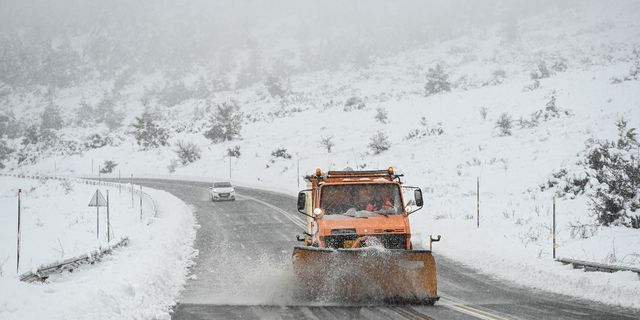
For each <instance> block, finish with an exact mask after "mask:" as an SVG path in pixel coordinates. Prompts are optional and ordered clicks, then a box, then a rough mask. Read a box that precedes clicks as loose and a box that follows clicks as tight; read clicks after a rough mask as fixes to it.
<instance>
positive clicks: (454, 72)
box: [5, 1, 640, 308]
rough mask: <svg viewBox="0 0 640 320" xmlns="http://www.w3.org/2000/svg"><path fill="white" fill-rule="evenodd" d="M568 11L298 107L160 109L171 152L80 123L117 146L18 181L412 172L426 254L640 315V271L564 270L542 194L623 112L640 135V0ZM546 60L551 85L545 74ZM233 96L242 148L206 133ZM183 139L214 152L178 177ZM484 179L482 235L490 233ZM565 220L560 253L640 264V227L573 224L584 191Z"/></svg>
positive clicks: (303, 97)
mask: <svg viewBox="0 0 640 320" xmlns="http://www.w3.org/2000/svg"><path fill="white" fill-rule="evenodd" d="M554 10H555V9H554V8H550V9H549V10H548V11H544V10H542V11H543V12H542V13H540V14H539V15H537V16H535V17H532V18H528V19H524V20H521V21H519V24H518V27H517V28H516V29H517V31H516V33H517V37H516V38H517V39H515V40H513V39H512V40H509V41H506V40H505V39H504V36H503V33H502V31H500V30H502V27H503V26H496V27H495V28H494V29H491V28H490V29H488V30H487V29H483V30H478V31H477V33H475V34H468V35H466V36H461V37H457V38H454V39H449V40H443V41H438V42H431V43H426V44H424V45H422V46H419V47H417V48H415V49H412V50H407V51H405V52H401V53H398V54H397V55H396V56H393V57H389V58H385V59H373V61H372V63H371V64H370V65H369V66H368V67H366V68H352V67H345V68H342V69H340V70H333V71H323V72H314V73H309V74H303V75H297V76H293V77H291V78H289V79H288V80H289V83H290V85H291V93H290V94H289V95H288V96H287V97H286V98H277V97H276V98H274V97H271V96H270V95H269V93H268V92H267V90H266V88H265V86H264V85H255V86H253V87H250V88H248V89H242V90H236V91H228V92H221V93H216V94H215V96H213V97H211V98H210V99H209V101H205V100H201V99H189V100H187V101H184V102H182V103H181V104H180V105H178V106H174V107H171V108H169V107H163V106H162V105H160V104H159V103H158V102H157V101H152V102H151V104H152V109H153V110H156V111H157V115H158V117H159V118H160V121H159V123H160V124H161V125H162V126H165V127H167V128H169V132H170V139H169V143H170V145H169V146H165V147H160V148H155V149H151V150H141V148H140V147H139V146H138V145H137V144H136V143H135V139H134V138H133V137H132V135H130V134H128V133H127V132H129V130H130V129H131V127H130V126H129V127H125V128H120V129H117V130H114V131H109V130H108V129H106V127H97V128H96V127H85V128H75V127H73V128H66V129H62V130H60V133H61V135H62V136H63V137H64V138H65V139H69V140H73V141H77V142H79V143H82V141H86V138H87V137H88V136H89V135H90V134H93V133H96V132H98V133H100V134H102V135H103V136H108V137H110V138H112V141H113V142H112V144H111V145H108V146H105V147H102V148H98V149H92V150H89V151H86V152H84V153H82V154H75V155H64V156H62V155H59V154H54V153H51V154H49V155H47V156H46V157H44V158H40V159H38V161H36V163H34V164H32V165H26V164H20V165H19V164H17V160H16V159H12V160H10V161H8V162H7V163H6V165H7V169H5V171H8V172H34V173H48V174H52V173H53V171H54V168H55V170H57V172H58V173H61V172H62V173H65V174H75V175H86V174H91V173H94V172H97V167H98V165H99V164H102V163H103V162H104V161H106V160H112V161H115V162H116V163H118V166H117V167H116V169H115V171H114V173H113V174H111V175H110V176H111V177H117V176H118V172H120V173H121V176H122V177H129V175H130V174H133V175H134V176H135V177H140V176H144V175H154V176H158V175H173V176H175V177H179V176H187V177H197V178H199V179H208V180H213V179H214V178H213V177H217V178H218V179H228V178H229V172H230V171H231V180H232V181H234V182H236V183H240V184H244V185H252V186H261V187H265V188H273V189H276V190H281V191H286V192H289V193H291V194H292V195H295V193H296V192H297V190H298V189H302V188H304V182H303V181H302V180H301V179H300V176H301V175H303V174H308V173H311V172H312V171H313V170H314V169H315V168H316V167H321V168H323V169H324V170H328V169H343V168H345V167H352V168H366V169H377V168H386V167H387V166H390V165H392V166H395V167H397V168H398V169H399V171H401V172H403V173H404V174H405V175H406V177H405V179H406V181H407V183H408V184H412V185H417V186H420V187H422V188H423V190H424V191H425V196H426V205H425V208H424V209H423V210H422V211H420V212H417V213H415V214H413V215H412V216H411V220H412V229H413V231H414V232H415V233H416V235H415V237H414V240H415V241H416V243H417V244H422V245H425V244H426V238H427V236H428V235H429V234H441V235H442V236H443V241H442V242H440V243H438V244H436V247H435V250H437V252H439V253H440V254H443V255H446V256H449V257H451V258H454V259H456V260H459V261H461V262H463V263H465V264H468V265H470V266H472V267H475V268H478V269H481V270H482V271H484V272H486V273H489V274H491V275H494V276H496V277H501V278H504V279H507V280H512V281H515V282H517V283H521V284H523V285H528V286H534V287H538V288H543V289H545V290H550V291H554V292H559V293H564V294H569V295H575V296H581V297H586V298H590V299H594V300H599V301H604V302H607V303H612V304H619V305H623V306H631V307H636V308H640V300H638V299H637V297H638V296H640V280H639V279H638V277H637V276H636V275H635V274H629V273H616V274H600V273H584V272H582V271H580V270H571V269H570V267H568V266H563V265H560V264H558V263H556V262H554V261H553V259H552V257H551V251H552V248H551V219H552V217H551V204H552V203H551V201H552V196H553V192H552V191H540V188H539V186H540V185H541V184H543V183H545V182H546V181H547V179H548V177H549V175H550V174H551V173H552V172H553V171H554V170H557V169H559V168H563V167H566V168H573V167H575V163H576V162H577V161H578V160H579V159H578V157H577V156H576V155H577V153H578V152H580V151H582V150H583V149H584V147H585V142H586V141H587V140H589V139H605V138H606V139H612V138H614V137H615V134H616V128H615V121H616V120H617V119H619V118H620V117H624V118H625V119H627V120H628V121H629V125H630V126H631V127H635V128H640V80H638V79H637V78H636V79H629V80H624V79H625V77H628V76H629V75H630V72H631V69H632V68H634V66H635V65H636V64H637V63H640V62H639V61H640V56H639V55H638V54H637V52H638V51H637V50H640V22H639V20H638V19H637V13H638V12H640V6H639V3H638V1H619V2H616V5H615V6H613V5H611V4H609V3H605V2H593V3H588V4H585V6H584V7H575V8H573V7H572V8H570V9H569V8H562V9H561V10H557V11H554ZM634 49H635V50H636V51H635V52H634ZM438 63H440V64H442V65H443V66H444V70H445V72H446V73H447V74H448V76H449V81H450V84H451V87H452V88H451V91H449V92H443V93H439V94H435V95H429V96H425V94H424V85H425V83H426V79H425V74H426V73H427V72H428V70H429V68H432V67H434V66H435V65H436V64H438ZM542 63H544V65H545V66H546V68H547V69H548V71H549V76H548V77H545V76H532V73H538V72H540V66H541V65H542ZM194 77H195V75H194ZM534 78H539V79H534ZM165 80H166V79H163V78H162V77H159V76H158V75H153V76H148V75H139V76H137V81H133V82H132V84H130V85H129V86H127V87H126V90H124V94H123V96H124V98H123V99H124V100H125V101H124V102H122V105H124V106H126V108H127V111H128V115H129V118H128V119H127V121H130V120H131V118H132V115H134V113H133V110H137V111H138V114H139V113H141V112H142V110H143V109H144V107H143V106H142V103H141V102H140V100H141V97H143V96H144V95H145V92H147V91H148V89H149V88H153V87H154V86H161V84H162V83H164V81H165ZM184 81H185V83H190V82H189V81H190V79H184ZM110 86H111V84H110V83H107V84H105V83H101V84H91V83H89V84H86V85H83V86H80V87H77V88H73V89H69V90H63V91H61V92H59V93H58V96H57V100H56V101H57V103H58V104H60V105H61V106H63V107H65V108H69V110H73V108H75V107H76V106H77V105H78V104H79V102H80V101H81V100H82V99H84V98H85V97H87V96H96V95H92V94H89V93H92V92H93V93H95V92H101V90H104V88H105V87H107V88H108V87H110ZM30 94H31V93H26V94H24V95H22V96H20V95H17V94H16V95H15V97H12V99H13V100H11V101H12V104H13V105H20V103H23V104H24V105H25V108H26V106H27V105H29V106H30V105H32V103H30V102H29V97H31V95H30ZM354 96H355V97H359V98H361V99H362V101H363V102H364V103H365V107H364V108H362V109H361V110H351V111H347V110H345V108H344V106H345V102H346V101H347V100H348V99H349V98H351V97H354ZM24 97H27V98H24ZM230 100H234V101H236V102H237V104H238V105H239V106H240V107H241V111H242V112H244V114H245V116H246V117H245V119H244V122H243V128H242V131H241V137H242V138H241V139H239V140H234V141H228V142H223V143H212V142H211V141H209V140H207V139H206V138H205V137H204V136H203V133H204V131H205V130H206V129H207V126H208V125H209V121H208V119H209V114H208V112H209V111H207V109H206V107H205V106H206V104H207V102H209V103H214V104H215V103H222V102H226V101H230ZM550 101H554V102H555V106H556V107H557V108H558V109H559V110H561V111H568V113H566V114H565V113H563V114H562V115H561V116H560V117H555V118H552V119H550V120H549V121H542V122H540V123H539V124H538V125H537V126H534V127H531V128H520V127H519V126H518V125H517V121H514V128H513V129H512V135H509V136H500V135H499V132H498V129H496V121H497V120H498V118H499V117H500V116H501V115H502V114H504V113H506V114H508V115H510V116H511V117H512V119H513V120H518V119H521V118H522V119H527V118H529V117H530V116H531V114H532V113H534V112H537V111H541V110H544V109H545V107H546V106H547V105H548V104H549V103H550ZM377 108H384V109H386V110H387V112H388V120H387V123H381V122H378V121H376V119H375V118H374V117H375V115H376V113H377V111H376V109H377ZM483 108H484V109H483ZM482 110H486V117H485V116H483V112H482ZM34 114H35V111H33V110H32V114H31V116H33V115H34ZM423 117H424V121H423V120H422V118H423ZM439 128H441V129H442V132H443V133H442V134H441V135H438V134H433V135H428V134H427V135H425V136H424V137H419V138H413V139H408V138H407V136H408V135H409V133H410V132H411V131H413V130H416V129H417V130H418V132H420V131H430V130H431V129H439ZM377 131H382V132H384V133H386V134H387V135H388V137H389V141H390V144H391V146H390V148H389V150H386V151H383V152H381V153H380V154H374V152H372V150H370V149H369V148H368V147H367V144H368V143H369V141H370V138H371V137H372V136H373V135H374V134H375V133H376V132H377ZM322 137H332V139H333V142H334V143H335V146H334V147H333V150H332V152H331V153H328V152H327V151H326V150H325V148H324V147H323V146H322V145H321V143H320V140H321V138H322ZM180 140H182V141H190V142H194V143H196V144H197V145H199V147H200V148H201V150H202V156H201V158H200V159H199V160H197V161H195V162H194V163H191V164H189V165H186V166H178V167H177V168H176V170H175V172H174V173H171V172H170V170H169V169H168V167H169V165H170V163H171V161H172V160H173V159H175V158H176V157H177V156H176V153H175V148H176V147H175V143H176V142H177V141H180ZM17 143H18V142H16V144H17ZM233 146H239V147H240V152H241V156H240V157H239V158H232V159H231V163H229V161H230V160H229V158H227V157H226V150H227V148H230V147H233ZM277 148H284V149H286V152H287V153H288V154H290V156H291V157H290V158H289V159H287V158H277V157H273V156H272V155H271V154H272V152H273V151H274V150H276V149H277ZM298 163H299V170H298ZM230 168H231V170H230ZM477 177H479V179H480V198H481V199H480V201H481V204H480V228H479V229H476V227H475V225H476V221H475V214H476V200H475V199H476V194H475V189H476V178H477ZM557 212H558V217H557V219H558V220H557V221H558V222H557V228H558V229H557V239H558V248H557V250H558V256H559V257H568V258H575V259H581V260H589V261H594V262H601V263H609V264H615V265H625V266H634V267H640V249H638V248H640V234H639V232H638V230H637V229H628V228H622V227H598V226H595V227H587V229H583V230H576V229H575V228H573V227H572V225H578V224H594V223H595V217H594V216H593V214H592V213H591V212H590V209H589V203H588V199H587V198H586V197H584V196H578V197H575V198H573V199H571V198H564V199H558V202H557ZM5 269H6V268H5Z"/></svg>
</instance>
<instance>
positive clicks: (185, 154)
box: [175, 141, 200, 166]
mask: <svg viewBox="0 0 640 320" xmlns="http://www.w3.org/2000/svg"><path fill="white" fill-rule="evenodd" d="M176 147H177V149H176V150H175V151H176V154H177V155H178V159H180V162H182V165H183V166H186V165H188V164H190V163H192V162H194V161H196V160H198V159H200V148H199V147H198V146H197V145H196V144H195V143H193V142H184V141H178V143H176Z"/></svg>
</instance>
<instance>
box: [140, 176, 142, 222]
mask: <svg viewBox="0 0 640 320" xmlns="http://www.w3.org/2000/svg"><path fill="white" fill-rule="evenodd" d="M140 221H142V185H140Z"/></svg>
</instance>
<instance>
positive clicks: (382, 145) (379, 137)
mask: <svg viewBox="0 0 640 320" xmlns="http://www.w3.org/2000/svg"><path fill="white" fill-rule="evenodd" d="M367 146H368V147H369V149H371V151H373V154H380V153H382V152H384V151H386V150H389V148H391V142H389V137H387V135H386V134H385V133H384V132H382V131H378V132H376V133H375V134H374V135H373V136H372V137H371V139H370V142H369V144H368V145H367Z"/></svg>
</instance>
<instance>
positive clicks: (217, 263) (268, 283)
mask: <svg viewBox="0 0 640 320" xmlns="http://www.w3.org/2000/svg"><path fill="white" fill-rule="evenodd" d="M135 183H139V184H142V185H144V186H148V187H152V188H155V189H160V190H165V191H168V192H170V193H172V194H174V195H175V196H177V197H178V198H180V199H181V200H183V201H185V202H186V203H187V204H189V205H191V206H192V207H193V209H194V212H195V215H196V219H197V222H198V224H199V228H198V231H197V236H196V241H195V244H194V247H195V249H197V250H198V256H197V258H196V259H195V265H194V266H193V267H192V270H191V274H192V276H191V278H190V279H189V280H188V281H187V284H186V288H185V290H183V292H182V293H181V296H180V298H179V303H178V304H177V305H176V306H175V307H174V313H173V319H594V320H595V319H640V310H629V309H622V308H618V307H613V306H608V305H603V304H599V303H595V302H590V301H584V300H579V299H575V298H571V297H566V296H561V295H556V294H550V293H546V292H540V291H536V290H532V289H528V288H521V287H518V286H515V285H513V284H509V283H505V282H501V281H497V280H494V279H491V278H490V277H488V276H486V275H483V274H480V273H477V272H476V271H474V270H472V269H470V268H467V267H464V266H462V265H460V264H458V263H456V262H454V261H452V260H450V259H447V258H445V257H442V256H438V255H437V253H436V254H434V255H435V258H436V263H437V267H438V291H439V294H440V296H441V300H440V301H439V302H438V303H436V305H435V306H422V305H346V304H344V303H343V302H341V301H309V300H305V299H304V298H301V297H299V296H298V294H297V293H296V286H295V281H294V279H293V273H292V270H291V262H290V261H291V252H292V248H293V246H295V245H298V244H299V242H297V241H296V240H295V235H296V234H301V232H302V228H301V226H302V225H303V221H304V219H303V216H301V215H300V214H298V213H297V211H296V209H295V207H296V203H295V202H296V199H295V197H294V196H295V195H285V194H281V193H275V192H270V191H264V190H257V189H250V188H240V187H236V195H237V201H230V202H212V201H211V199H210V198H209V194H208V190H207V188H208V187H209V184H207V183H202V182H190V181H172V180H150V179H144V180H137V181H136V182H135Z"/></svg>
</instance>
